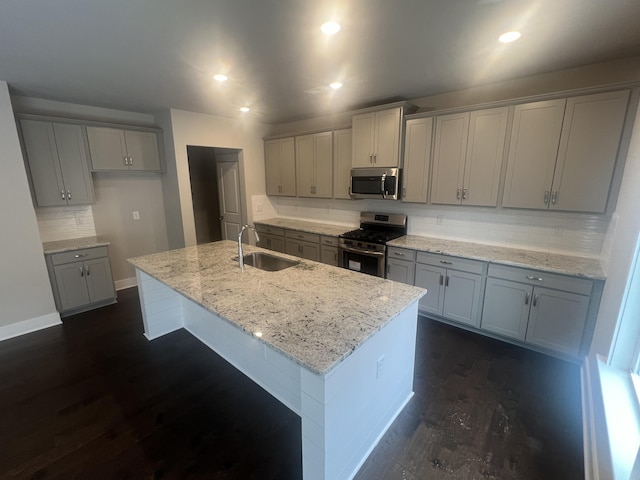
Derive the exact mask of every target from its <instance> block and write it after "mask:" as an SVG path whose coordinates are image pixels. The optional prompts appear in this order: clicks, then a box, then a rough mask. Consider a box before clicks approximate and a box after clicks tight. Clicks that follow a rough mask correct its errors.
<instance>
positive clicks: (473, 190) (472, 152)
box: [462, 107, 509, 207]
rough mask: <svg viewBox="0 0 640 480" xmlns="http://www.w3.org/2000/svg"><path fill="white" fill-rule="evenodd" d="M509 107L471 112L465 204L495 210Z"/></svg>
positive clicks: (463, 200)
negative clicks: (493, 208)
mask: <svg viewBox="0 0 640 480" xmlns="http://www.w3.org/2000/svg"><path fill="white" fill-rule="evenodd" d="M508 114H509V108H508V107H503V108H492V109H489V110H479V111H477V112H471V115H470V117H469V137H468V141H467V155H466V161H465V166H464V181H463V184H462V189H463V190H462V203H463V204H464V205H478V206H487V207H495V206H496V205H497V204H498V186H499V184H500V171H501V169H502V157H503V155H504V143H505V139H506V135H507V116H508Z"/></svg>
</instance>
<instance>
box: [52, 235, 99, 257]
mask: <svg viewBox="0 0 640 480" xmlns="http://www.w3.org/2000/svg"><path fill="white" fill-rule="evenodd" d="M110 243H111V242H108V241H106V240H105V239H103V238H100V237H80V238H70V239H68V240H57V241H55V242H45V243H43V244H42V248H43V250H44V253H45V254H52V253H61V252H69V251H71V250H78V249H81V248H92V247H104V246H107V245H110Z"/></svg>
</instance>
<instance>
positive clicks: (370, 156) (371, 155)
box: [369, 153, 373, 163]
mask: <svg viewBox="0 0 640 480" xmlns="http://www.w3.org/2000/svg"><path fill="white" fill-rule="evenodd" d="M369 163H373V153H370V154H369Z"/></svg>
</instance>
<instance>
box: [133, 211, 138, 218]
mask: <svg viewBox="0 0 640 480" xmlns="http://www.w3.org/2000/svg"><path fill="white" fill-rule="evenodd" d="M133 219H134V220H140V212H138V211H137V210H136V211H135V212H133Z"/></svg>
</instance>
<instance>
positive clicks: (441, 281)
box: [440, 274, 444, 285]
mask: <svg viewBox="0 0 640 480" xmlns="http://www.w3.org/2000/svg"><path fill="white" fill-rule="evenodd" d="M442 284H444V275H442V274H440V285H442Z"/></svg>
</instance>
